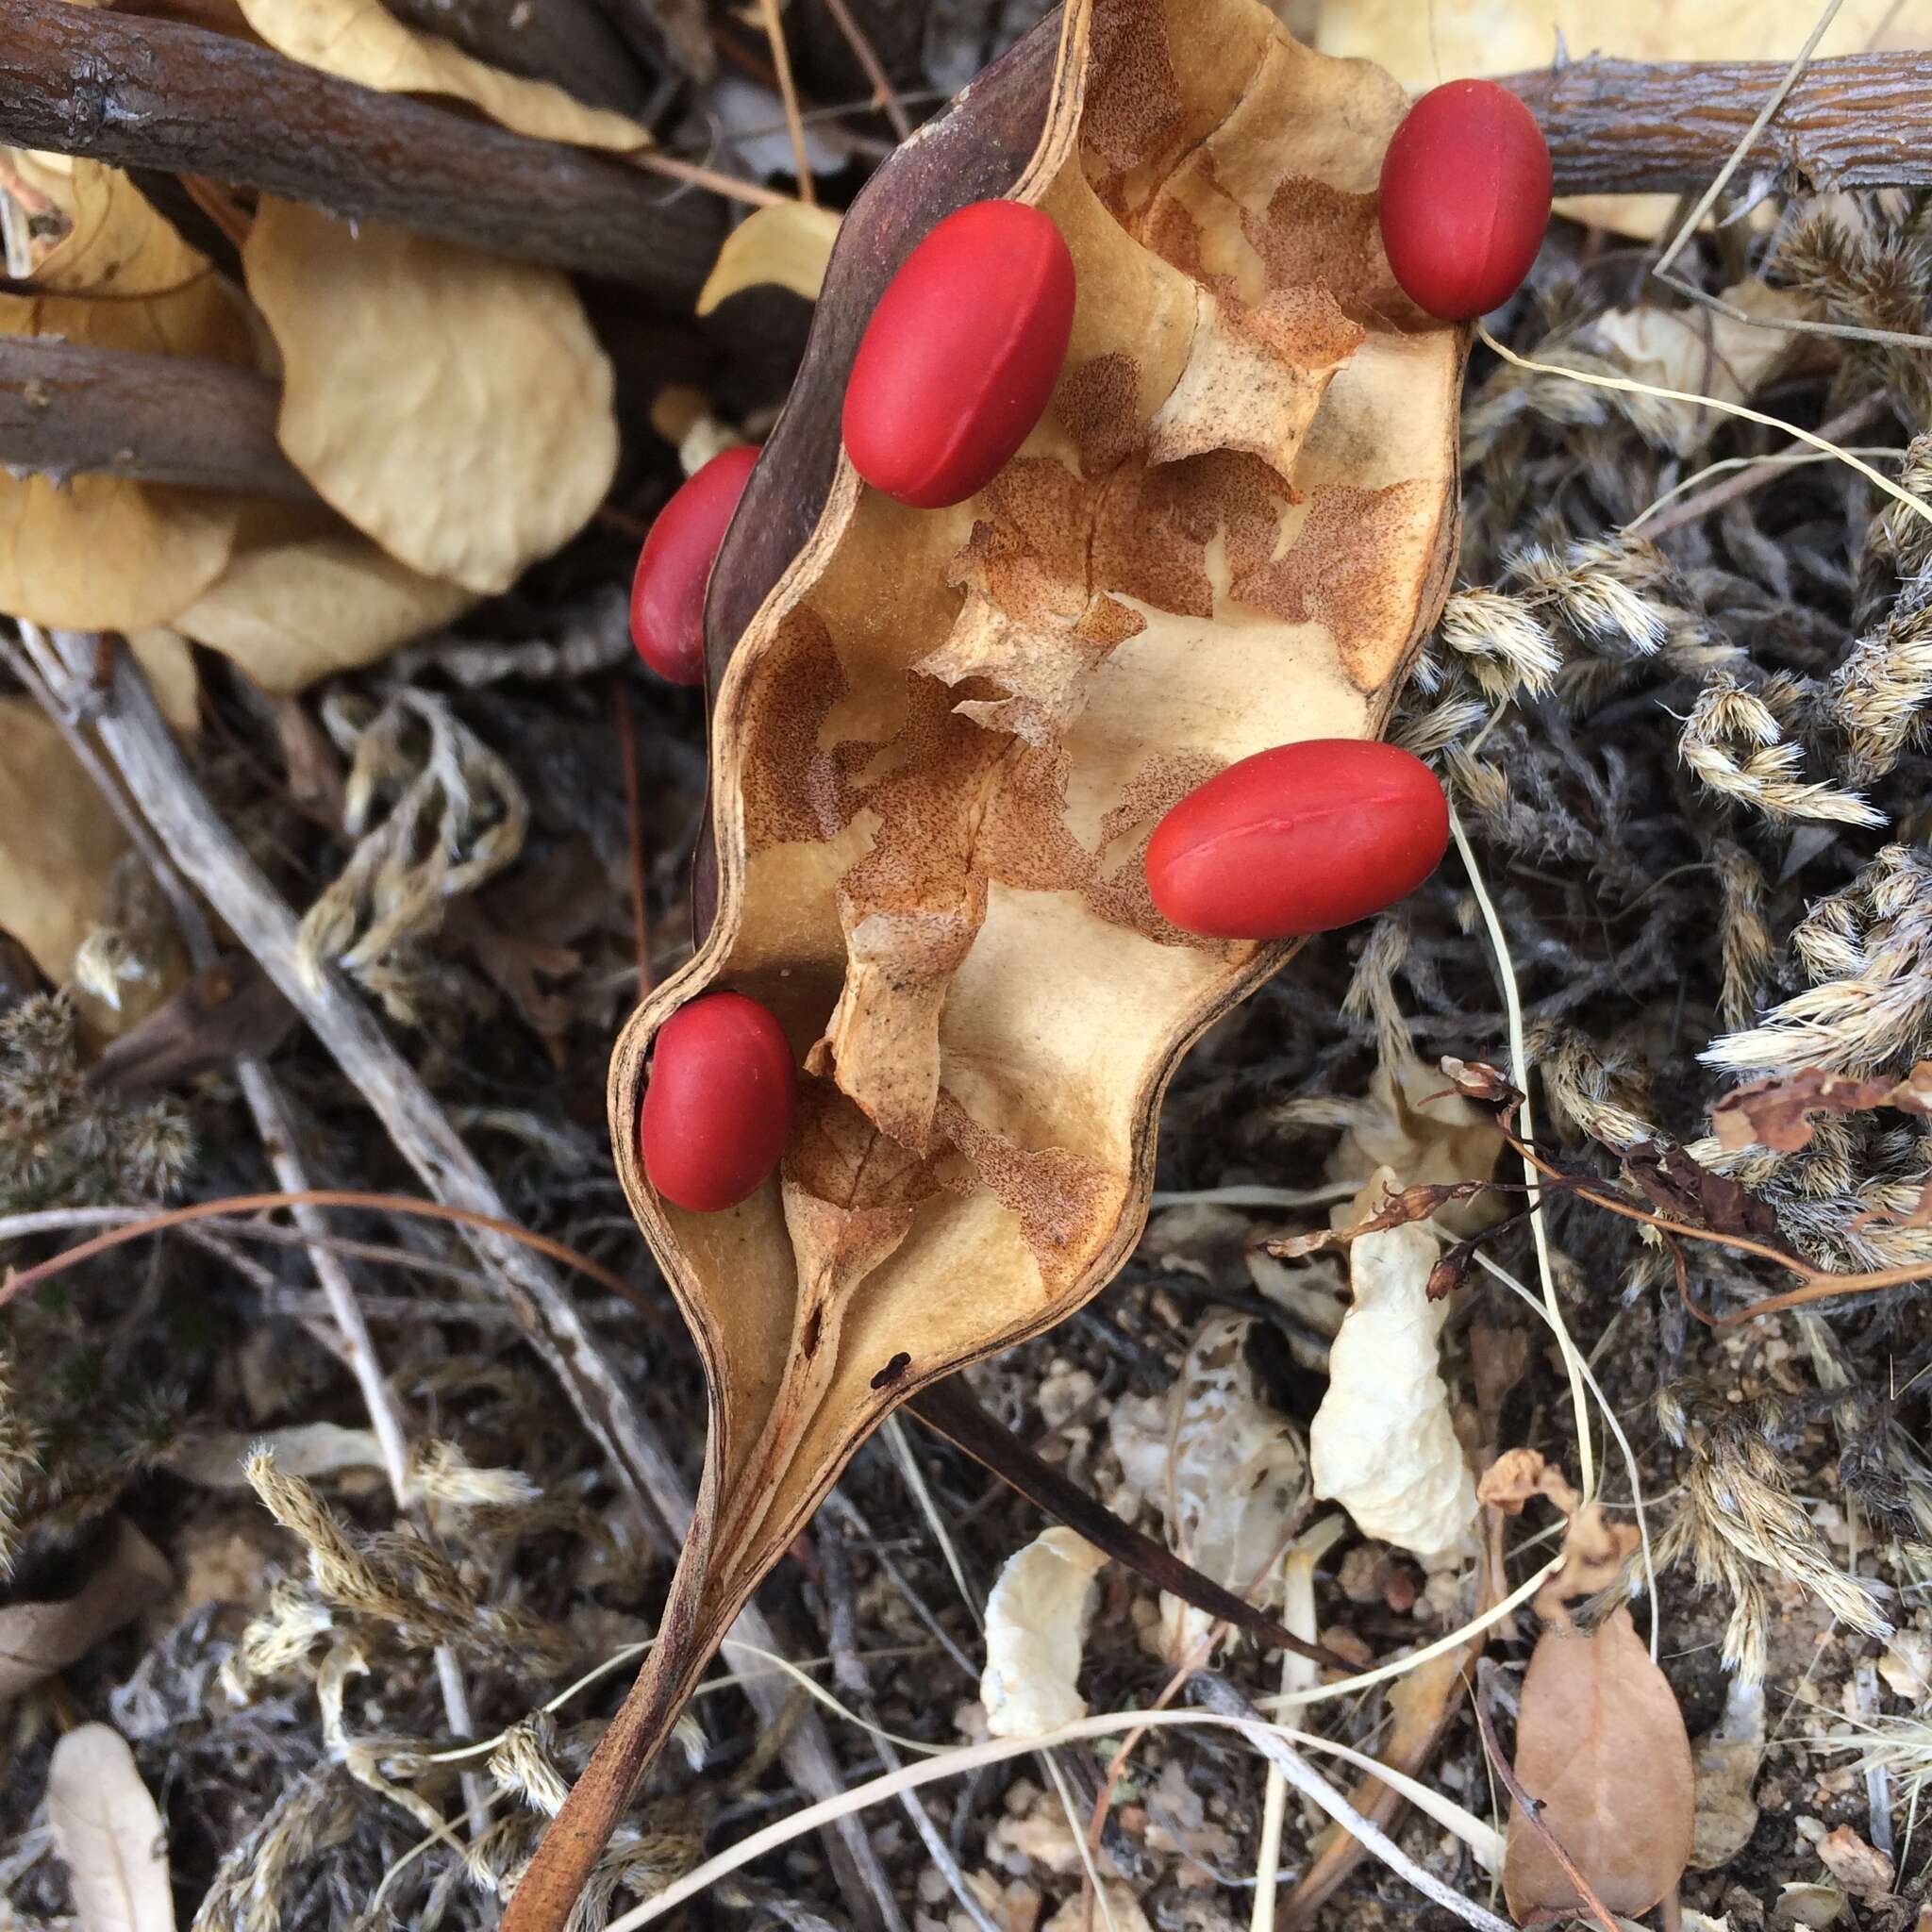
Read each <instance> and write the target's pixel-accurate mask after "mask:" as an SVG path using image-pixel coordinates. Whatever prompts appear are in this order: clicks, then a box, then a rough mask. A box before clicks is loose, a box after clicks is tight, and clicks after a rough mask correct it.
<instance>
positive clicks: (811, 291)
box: [698, 201, 841, 315]
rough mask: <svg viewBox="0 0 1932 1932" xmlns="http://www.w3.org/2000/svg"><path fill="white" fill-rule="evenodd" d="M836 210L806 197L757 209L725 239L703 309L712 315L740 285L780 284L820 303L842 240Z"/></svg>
mask: <svg viewBox="0 0 1932 1932" xmlns="http://www.w3.org/2000/svg"><path fill="white" fill-rule="evenodd" d="M840 220H841V216H840V214H839V210H838V209H837V208H819V207H816V206H815V205H813V204H810V203H808V202H803V201H781V202H779V203H778V204H777V206H776V207H774V208H754V209H753V210H752V211H751V213H750V214H748V215H747V216H745V218H744V220H743V221H741V222H740V223H739V225H737V227H735V228H733V229H732V231H731V232H730V234H728V235H727V236H725V238H724V247H722V248H721V249H719V251H718V259H717V260H716V261H715V262H713V263H712V264H711V273H710V274H709V275H707V276H706V277H705V286H704V287H703V288H702V289H700V290H699V291H698V313H699V314H700V315H708V314H710V312H711V311H712V309H714V308H717V306H718V305H719V303H721V302H723V301H724V300H725V299H726V298H727V297H729V296H732V295H736V294H737V293H738V292H739V291H741V289H756V288H760V287H763V286H765V285H767V284H769V283H775V284H776V285H777V286H778V287H779V288H781V289H790V290H791V292H792V293H793V294H794V295H803V296H804V297H805V299H806V300H807V301H808V302H816V301H817V300H818V298H819V290H820V288H821V286H822V285H823V284H824V279H825V264H826V263H827V262H828V261H830V260H831V258H832V243H833V242H836V241H837V240H838V239H839V223H840Z"/></svg>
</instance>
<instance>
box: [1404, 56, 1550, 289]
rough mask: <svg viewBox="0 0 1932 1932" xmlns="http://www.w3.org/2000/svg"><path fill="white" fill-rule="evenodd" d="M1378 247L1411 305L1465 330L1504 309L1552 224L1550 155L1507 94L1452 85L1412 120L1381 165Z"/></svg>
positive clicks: (1431, 96)
mask: <svg viewBox="0 0 1932 1932" xmlns="http://www.w3.org/2000/svg"><path fill="white" fill-rule="evenodd" d="M1381 215H1382V245H1383V247H1384V248H1385V249H1386V250H1387V251H1388V254H1389V266H1390V267H1391V269H1393V270H1394V271H1395V279H1396V280H1397V281H1398V282H1400V283H1401V284H1402V286H1403V288H1404V289H1405V290H1406V291H1407V292H1408V295H1409V297H1410V298H1411V299H1412V300H1413V301H1414V302H1416V303H1417V304H1418V305H1419V306H1420V307H1422V308H1426V309H1427V310H1428V311H1429V313H1430V314H1431V315H1440V316H1441V317H1442V318H1443V319H1444V320H1445V321H1450V322H1466V321H1467V320H1468V319H1469V318H1470V317H1471V316H1473V315H1482V314H1484V313H1485V312H1487V311H1488V310H1489V309H1491V308H1495V307H1496V306H1497V304H1498V303H1501V302H1505V301H1507V300H1508V298H1509V297H1510V296H1511V295H1513V294H1514V293H1515V292H1516V291H1517V290H1518V288H1520V287H1521V286H1522V283H1523V278H1524V275H1527V274H1528V273H1529V265H1530V263H1531V262H1533V261H1534V260H1535V259H1536V252H1537V250H1538V249H1539V248H1540V247H1541V245H1542V239H1543V230H1544V229H1545V228H1546V227H1547V226H1548V225H1549V221H1550V150H1549V146H1548V143H1547V142H1544V140H1543V131H1542V129H1541V127H1539V126H1538V125H1536V117H1535V115H1533V114H1532V113H1531V112H1530V111H1529V109H1528V108H1525V107H1524V105H1523V103H1522V102H1521V101H1520V100H1518V99H1517V98H1516V96H1515V95H1514V94H1512V93H1511V92H1509V90H1508V89H1507V88H1506V87H1498V86H1497V85H1496V84H1495V82H1494V81H1491V80H1452V81H1450V82H1448V83H1447V84H1446V85H1445V86H1442V87H1439V88H1432V89H1431V90H1430V91H1429V92H1427V93H1425V94H1424V96H1423V97H1422V99H1421V100H1419V101H1418V102H1417V103H1416V104H1415V106H1414V107H1412V108H1410V109H1409V110H1408V115H1407V119H1406V120H1405V121H1404V122H1403V124H1402V125H1401V126H1400V127H1398V128H1397V129H1396V130H1395V138H1394V140H1393V141H1391V142H1390V143H1389V151H1388V153H1387V154H1386V155H1384V156H1383V158H1382V202H1381Z"/></svg>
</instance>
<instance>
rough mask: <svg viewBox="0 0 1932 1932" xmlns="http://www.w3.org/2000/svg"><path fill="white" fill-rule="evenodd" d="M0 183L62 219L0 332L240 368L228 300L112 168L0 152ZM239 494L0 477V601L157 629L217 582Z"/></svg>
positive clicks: (8, 299)
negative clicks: (56, 236) (61, 228)
mask: <svg viewBox="0 0 1932 1932" xmlns="http://www.w3.org/2000/svg"><path fill="white" fill-rule="evenodd" d="M0 187H5V189H6V190H7V192H21V193H23V194H26V195H29V196H30V197H31V198H32V205H34V206H39V207H42V208H44V209H47V210H49V211H50V215H49V218H50V219H54V220H58V222H60V223H63V224H64V225H65V232H64V233H63V234H62V235H61V238H60V240H59V241H58V242H56V243H55V245H54V246H52V247H51V248H50V249H48V250H47V252H46V253H45V254H44V255H42V257H41V258H40V259H39V260H38V261H36V262H35V264H34V267H33V271H32V276H31V280H32V285H33V287H32V292H30V293H27V294H19V295H0V333H5V334H8V335H25V336H54V337H59V338H61V339H62V340H64V341H71V342H80V343H86V344H89V345H91V346H92V347H94V348H100V349H113V350H118V351H124V352H127V353H130V354H138V355H145V356H193V357H201V358H212V359H214V360H218V361H223V362H231V363H236V364H240V365H242V366H253V360H254V351H253V347H252V344H251V342H250V340H249V333H248V325H247V322H246V320H245V319H244V317H243V315H242V309H241V307H240V305H239V304H237V303H236V302H235V301H234V299H233V298H232V296H231V295H230V294H229V293H228V291H226V290H225V288H224V287H223V286H222V284H221V282H220V280H219V278H218V277H217V276H216V275H215V274H214V272H213V270H212V268H211V267H210V266H209V264H208V259H207V258H206V257H205V256H202V255H200V254H199V253H197V252H196V251H195V250H194V249H192V248H191V247H190V246H189V245H188V243H187V242H184V241H182V240H181V238H180V236H179V235H177V234H176V233H175V230H174V229H173V228H172V227H171V226H170V225H168V224H167V223H166V222H165V221H163V220H162V218H161V217H160V216H159V215H158V214H157V213H156V212H155V210H154V209H153V208H152V207H150V206H149V204H148V202H147V201H146V200H145V199H144V198H143V197H142V194H141V193H140V192H139V191H138V190H137V189H136V188H135V186H134V184H133V183H132V182H131V181H130V180H129V179H128V178H127V176H126V175H124V174H122V173H121V172H120V170H118V169H116V168H109V167H105V166H103V165H102V164H101V163H100V162H98V161H89V160H77V159H67V158H62V157H58V156H42V155H25V154H20V153H16V152H11V151H8V150H0ZM239 509H240V500H239V499H236V498H230V497H227V496H225V495H223V494H221V493H220V492H218V491H207V490H181V489H175V488H172V487H170V486H167V485H163V484H149V483H136V482H132V481H130V480H129V479H127V478H126V477H123V476H111V475H83V476H73V477H69V478H66V479H64V480H62V481H58V483H57V481H56V479H54V478H51V477H47V476H42V475H27V476H15V475H8V474H7V473H5V472H0V609H5V610H7V611H8V613H9V614H11V615H13V616H17V617H24V618H26V619H28V620H30V621H31V622H33V623H36V624H44V625H60V626H62V627H66V628H71V629H75V630H139V629H142V628H143V627H145V626H147V625H158V624H166V623H168V622H169V621H170V620H171V619H172V618H174V617H175V615H176V613H177V612H179V611H180V610H181V609H182V608H184V607H185V606H187V605H188V604H190V603H191V602H192V600H193V599H194V598H195V597H196V596H197V595H198V594H199V593H200V592H201V591H203V590H204V589H206V588H207V586H208V584H210V583H212V582H213V581H214V579H215V578H216V577H217V576H219V575H221V572H222V568H223V566H224V565H225V563H226V562H227V560H228V551H229V548H230V546H231V545H232V543H233V541H234V537H235V522H236V518H237V516H238V514H239Z"/></svg>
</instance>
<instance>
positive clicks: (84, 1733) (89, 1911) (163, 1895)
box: [47, 1724, 175, 1932]
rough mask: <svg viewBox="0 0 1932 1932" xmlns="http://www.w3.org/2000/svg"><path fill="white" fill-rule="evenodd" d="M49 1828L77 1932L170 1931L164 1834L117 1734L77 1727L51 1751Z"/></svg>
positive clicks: (171, 1917) (170, 1896)
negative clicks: (71, 1899) (67, 1885)
mask: <svg viewBox="0 0 1932 1932" xmlns="http://www.w3.org/2000/svg"><path fill="white" fill-rule="evenodd" d="M47 1824H48V1825H49V1827H50V1828H51V1830H52V1831H53V1834H54V1849H55V1851H56V1852H57V1853H58V1855H59V1858H60V1862H61V1863H62V1864H63V1865H65V1866H66V1867H67V1876H68V1881H69V1883H70V1885H71V1886H72V1888H73V1891H74V1917H75V1924H76V1925H77V1926H78V1927H79V1932H175V1894H174V1890H173V1889H172V1887H171V1886H170V1884H169V1880H168V1836H167V1832H166V1830H165V1828H164V1827H163V1825H162V1824H161V1814H160V1812H159V1810H158V1808H157V1807H156V1805H155V1801H154V1798H153V1796H152V1794H151V1793H150V1792H149V1790H148V1788H147V1786H146V1785H145V1784H143V1783H142V1777H141V1773H140V1771H139V1769H138V1768H137V1767H136V1765H135V1762H134V1753H133V1752H132V1751H130V1750H129V1749H128V1748H127V1740H126V1739H125V1738H124V1737H122V1735H121V1733H120V1732H119V1731H117V1730H114V1729H113V1728H111V1727H110V1726H109V1725H108V1724H81V1725H79V1726H77V1727H76V1728H75V1729H74V1730H71V1731H69V1732H68V1733H67V1735H66V1736H65V1737H64V1738H62V1739H61V1740H59V1742H58V1743H57V1744H56V1745H55V1746H54V1755H53V1757H52V1759H51V1761H50V1762H49V1764H48V1766H47Z"/></svg>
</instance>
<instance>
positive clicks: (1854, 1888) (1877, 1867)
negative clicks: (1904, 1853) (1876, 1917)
mask: <svg viewBox="0 0 1932 1932" xmlns="http://www.w3.org/2000/svg"><path fill="white" fill-rule="evenodd" d="M1818 1857H1819V1859H1820V1861H1821V1862H1822V1863H1823V1864H1824V1869H1825V1870H1826V1871H1827V1872H1829V1873H1830V1874H1831V1875H1832V1876H1833V1877H1834V1878H1835V1879H1837V1881H1838V1882H1839V1884H1840V1885H1841V1886H1843V1887H1844V1889H1845V1890H1847V1891H1848V1892H1850V1893H1851V1894H1852V1896H1853V1897H1854V1898H1858V1899H1866V1900H1870V1899H1874V1898H1887V1897H1889V1896H1890V1893H1891V1888H1892V1880H1893V1879H1894V1878H1895V1877H1896V1876H1897V1871H1898V1868H1897V1867H1896V1866H1895V1865H1894V1864H1893V1862H1892V1860H1891V1858H1890V1857H1889V1856H1888V1855H1887V1854H1886V1853H1884V1852H1881V1851H1879V1850H1878V1849H1877V1848H1876V1847H1875V1846H1874V1845H1868V1844H1867V1843H1866V1842H1865V1840H1863V1839H1861V1838H1860V1837H1859V1836H1858V1834H1857V1832H1856V1831H1854V1830H1853V1829H1852V1827H1851V1826H1850V1825H1849V1824H1840V1825H1836V1826H1834V1827H1833V1829H1831V1830H1830V1831H1828V1832H1826V1833H1825V1834H1824V1838H1823V1839H1821V1840H1819V1843H1818Z"/></svg>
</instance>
